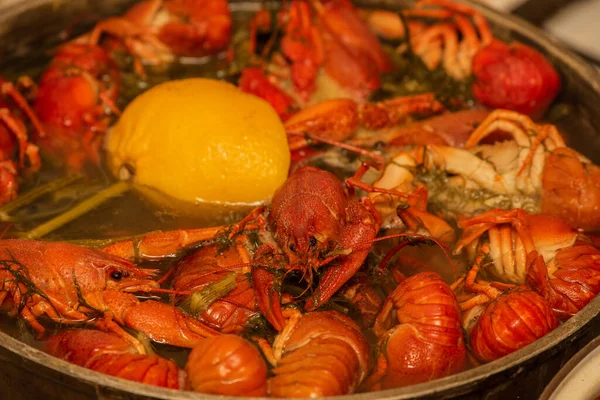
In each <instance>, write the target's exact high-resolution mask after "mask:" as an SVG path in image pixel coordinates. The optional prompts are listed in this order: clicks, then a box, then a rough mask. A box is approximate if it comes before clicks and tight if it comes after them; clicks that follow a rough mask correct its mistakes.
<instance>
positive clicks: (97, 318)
mask: <svg viewBox="0 0 600 400" xmlns="http://www.w3.org/2000/svg"><path fill="white" fill-rule="evenodd" d="M153 274H154V271H153V270H144V269H141V268H138V267H137V266H136V265H135V264H132V263H131V262H129V261H127V260H125V259H122V258H120V257H116V256H113V255H110V254H106V253H103V252H101V251H98V250H92V249H88V248H84V247H79V246H76V245H73V244H69V243H60V242H40V241H33V240H20V239H11V240H0V280H1V281H2V291H0V304H1V305H2V307H3V309H4V310H5V311H8V313H9V314H10V315H13V316H17V315H18V316H19V317H21V318H23V319H24V320H25V321H26V322H27V323H28V324H29V325H30V326H31V327H32V328H33V329H34V330H35V331H36V332H37V333H38V335H39V336H42V335H43V333H44V331H45V328H44V327H43V326H42V325H41V324H40V322H39V321H38V320H37V318H38V317H41V316H47V317H49V318H50V319H51V320H53V321H54V322H57V323H61V324H72V325H76V324H82V323H89V324H91V325H95V326H97V327H98V328H101V329H103V330H106V331H109V332H113V333H116V334H118V335H120V336H121V337H123V338H124V339H125V340H127V341H129V343H131V344H132V345H133V346H135V347H136V348H137V349H138V350H140V349H141V348H142V347H143V346H142V345H141V343H140V342H139V341H138V340H136V339H135V338H133V337H132V336H130V335H129V334H127V333H126V332H125V331H124V330H123V329H122V328H121V327H120V326H119V324H120V325H124V326H127V327H130V328H133V329H135V330H138V331H141V332H143V333H144V334H145V335H147V336H149V337H150V338H151V339H152V340H155V341H158V342H162V343H169V344H173V345H177V346H184V347H193V346H195V345H196V344H197V343H198V342H199V341H200V340H202V339H203V338H206V337H210V336H214V335H216V334H217V332H215V331H213V330H212V329H210V328H208V327H207V326H204V325H203V324H201V323H200V322H198V321H197V320H196V319H195V318H192V317H188V316H186V315H184V314H183V313H182V312H181V311H180V310H177V309H175V308H174V307H171V306H169V305H167V304H163V303H159V302H157V301H153V300H148V301H145V302H140V301H139V300H138V299H137V298H136V297H135V296H134V295H133V294H131V293H133V292H152V291H158V290H159V284H158V283H157V282H156V281H154V280H152V279H151V278H152V276H153ZM128 292H129V293H128Z"/></svg>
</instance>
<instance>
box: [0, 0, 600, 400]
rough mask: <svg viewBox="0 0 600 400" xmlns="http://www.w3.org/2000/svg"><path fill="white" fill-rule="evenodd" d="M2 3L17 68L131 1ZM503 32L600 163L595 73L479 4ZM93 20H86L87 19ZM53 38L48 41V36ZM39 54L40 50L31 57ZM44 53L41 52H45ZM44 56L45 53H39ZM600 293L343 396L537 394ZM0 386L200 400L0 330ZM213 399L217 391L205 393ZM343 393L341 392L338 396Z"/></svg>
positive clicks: (62, 394)
mask: <svg viewBox="0 0 600 400" xmlns="http://www.w3.org/2000/svg"><path fill="white" fill-rule="evenodd" d="M8 3H9V4H5V5H2V6H0V43H2V45H1V46H0V71H2V72H3V73H4V71H13V72H14V73H15V74H17V73H20V72H21V70H20V68H21V65H22V60H23V59H24V56H25V55H27V54H28V53H29V52H30V51H31V50H32V49H35V50H36V53H34V54H40V49H41V48H44V47H48V46H50V45H51V44H52V43H50V44H48V38H56V42H55V44H56V43H57V41H58V36H57V33H58V32H59V31H60V30H61V29H64V28H65V27H67V26H68V25H69V24H70V23H71V22H72V21H73V19H74V18H76V17H77V18H79V19H81V17H82V16H83V17H86V16H89V15H94V16H95V17H101V16H107V15H110V14H113V15H114V14H117V13H120V12H122V11H123V10H124V9H125V8H126V7H127V6H128V5H130V4H131V0H122V1H119V0H103V1H94V0H78V1H73V0H64V1H60V0H27V1H25V0H21V1H19V0H10V1H9V2H8ZM362 3H363V4H364V5H369V6H376V7H386V8H389V9H394V8H398V7H399V6H401V5H402V2H401V1H399V0H363V1H362ZM257 5H258V1H257V2H255V3H251V2H244V3H242V2H236V3H234V6H235V7H237V8H248V7H256V6H257ZM477 8H479V9H481V11H482V12H483V13H484V14H485V15H486V16H487V17H488V18H489V20H490V22H491V23H492V24H493V25H494V26H495V28H497V30H498V32H499V33H500V34H502V35H510V37H512V38H513V39H517V40H520V41H523V42H525V43H527V44H530V45H533V46H535V47H537V48H538V49H540V50H541V51H542V52H543V53H544V54H546V55H547V56H548V57H549V58H550V59H551V60H552V62H553V63H554V65H555V66H556V67H557V68H558V70H559V71H560V73H561V75H562V78H563V83H564V86H563V90H562V92H561V96H560V99H559V101H561V102H564V103H566V104H570V105H571V106H572V109H573V110H575V112H578V113H579V116H578V118H576V119H574V121H573V122H572V123H571V125H570V126H569V127H568V129H569V132H575V133H576V135H573V136H572V137H571V138H570V145H571V146H572V147H574V148H576V149H578V150H580V151H581V152H582V153H584V154H585V155H586V156H588V157H590V158H591V159H593V160H594V161H595V162H596V163H598V162H599V161H600V160H599V157H600V152H596V153H597V154H593V153H594V150H595V149H600V134H599V132H600V112H598V105H599V104H600V73H598V71H596V70H595V69H594V68H592V67H591V66H589V65H586V64H585V63H584V62H583V61H582V60H580V59H579V58H578V57H576V56H575V55H574V54H573V53H571V52H570V51H567V50H565V49H564V48H563V47H561V45H560V44H559V43H557V42H556V41H555V40H553V39H551V38H549V37H548V36H546V35H544V34H543V33H542V32H541V31H539V30H537V29H536V28H534V27H533V26H531V25H529V24H527V23H525V22H523V21H520V20H518V19H515V18H513V17H510V16H506V15H500V14H498V13H495V12H493V11H490V10H488V9H484V8H481V7H477ZM91 23H92V21H90V24H91ZM50 42H52V40H50ZM33 57H34V58H36V59H39V58H40V56H37V55H34V56H33ZM42 57H44V56H42ZM42 60H43V58H42ZM599 310H600V297H599V298H596V299H595V300H594V301H592V302H591V303H590V304H589V305H588V306H587V307H585V308H584V309H583V310H582V311H581V312H579V313H578V314H577V315H576V316H574V317H573V318H571V319H570V320H569V321H567V322H566V323H564V324H563V325H561V326H560V327H559V328H558V329H556V330H555V331H553V332H551V333H550V334H548V335H546V336H545V337H543V338H542V339H540V340H538V341H536V342H535V343H533V344H531V345H529V346H527V347H525V348H523V349H521V350H520V351H517V352H515V353H513V354H511V355H509V356H506V357H504V358H501V359H499V360H496V361H494V362H491V363H489V364H486V365H483V366H481V367H478V368H474V369H471V370H468V371H465V372H463V373H460V374H457V375H453V376H450V377H447V378H444V379H439V380H436V381H432V382H428V383H423V384H419V385H415V386H411V387H407V388H401V389H394V390H387V391H383V392H374V393H366V394H358V395H353V396H344V397H343V398H344V399H348V400H356V399H360V400H369V399H376V398H377V399H390V400H391V399H395V400H400V399H408V398H463V399H471V398H472V399H501V398H507V397H510V398H525V399H531V398H537V397H538V396H539V394H540V393H541V392H542V390H543V389H544V386H545V385H546V384H547V383H548V382H549V381H550V379H551V378H552V376H553V375H554V374H555V373H556V372H557V371H558V370H559V368H560V367H561V366H562V364H564V363H565V362H566V361H567V360H568V359H569V358H570V357H571V356H572V355H573V354H575V353H576V352H577V350H579V349H580V348H581V347H582V346H583V345H585V344H586V343H587V342H588V341H589V340H591V339H592V338H593V337H594V336H595V333H596V332H599V328H600V319H598V318H596V317H597V314H598V311H599ZM0 387H2V392H1V393H2V394H1V395H0V397H2V398H10V399H13V400H20V399H38V398H39V399H46V400H52V399H60V400H71V399H78V400H79V399H140V400H141V399H180V400H183V399H198V398H200V397H201V395H198V394H194V393H190V392H183V391H174V390H167V389H160V388H155V387H152V386H147V385H142V384H138V383H133V382H130V381H125V380H121V379H117V378H113V377H110V376H106V375H102V374H99V373H95V372H92V371H89V370H86V369H84V368H81V367H77V366H75V365H72V364H69V363H67V362H64V361H62V360H59V359H56V358H54V357H51V356H49V355H47V354H45V353H43V352H41V351H39V350H36V349H34V348H32V347H30V346H28V345H26V344H24V343H22V342H20V341H18V340H16V339H14V338H12V337H10V336H8V335H6V334H4V333H1V332H0ZM203 397H207V398H213V399H216V398H217V397H215V396H203ZM340 399H342V397H340Z"/></svg>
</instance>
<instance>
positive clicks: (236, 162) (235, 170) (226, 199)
mask: <svg viewBox="0 0 600 400" xmlns="http://www.w3.org/2000/svg"><path fill="white" fill-rule="evenodd" d="M106 149H107V152H108V164H109V167H110V169H111V170H112V171H113V173H114V174H116V175H117V176H121V177H123V176H125V175H128V174H132V175H133V180H134V182H135V183H136V184H138V185H144V186H147V187H151V188H154V189H157V190H159V191H160V192H162V193H164V194H167V195H169V196H172V197H175V198H177V199H181V200H185V201H188V202H211V203H225V204H239V203H259V202H263V201H265V200H267V199H269V198H270V197H271V196H272V195H273V194H274V192H275V190H276V189H277V188H278V187H279V186H280V185H281V184H282V183H283V182H284V181H285V179H286V177H287V173H288V168H289V164H290V151H289V148H288V145H287V140H286V134H285V129H284V127H283V124H282V123H281V121H280V119H279V117H278V116H277V114H276V112H275V111H274V110H273V108H272V107H271V105H270V104H269V103H267V102H266V101H264V100H262V99H260V98H258V97H255V96H253V95H250V94H247V93H244V92H242V91H241V90H239V89H238V88H237V87H235V86H233V85H231V84H229V83H226V82H222V81H217V80H211V79H199V78H198V79H184V80H176V81H170V82H166V83H163V84H161V85H158V86H156V87H154V88H152V89H150V90H148V91H147V92H145V93H143V94H141V95H140V96H138V97H137V98H136V99H135V100H134V101H133V102H132V103H131V104H129V106H128V107H127V108H126V109H125V111H124V112H123V114H122V115H121V117H120V118H119V121H118V122H117V124H116V125H115V126H114V127H113V128H112V130H111V132H110V134H109V135H108V138H107V142H106Z"/></svg>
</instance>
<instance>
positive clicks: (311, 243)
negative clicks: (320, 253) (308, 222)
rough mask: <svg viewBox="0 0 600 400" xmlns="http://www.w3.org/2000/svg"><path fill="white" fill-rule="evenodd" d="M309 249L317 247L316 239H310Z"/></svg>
mask: <svg viewBox="0 0 600 400" xmlns="http://www.w3.org/2000/svg"><path fill="white" fill-rule="evenodd" d="M309 244H310V247H315V246H316V245H317V238H316V237H314V236H313V237H311V238H310V241H309Z"/></svg>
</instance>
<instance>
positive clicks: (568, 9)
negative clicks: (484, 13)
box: [479, 0, 600, 64]
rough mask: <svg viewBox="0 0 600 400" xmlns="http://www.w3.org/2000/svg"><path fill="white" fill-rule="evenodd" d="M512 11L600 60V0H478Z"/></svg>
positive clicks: (574, 48)
mask: <svg viewBox="0 0 600 400" xmlns="http://www.w3.org/2000/svg"><path fill="white" fill-rule="evenodd" d="M479 1H480V2H481V3H484V4H486V5H488V6H490V7H493V8H496V9H498V10H501V11H505V12H511V13H513V14H515V15H518V16H520V17H522V18H524V19H526V20H528V21H530V22H532V23H533V24H534V25H537V26H538V27H540V28H543V29H544V30H546V31H548V32H549V33H550V34H552V35H554V36H556V37H558V38H559V39H561V40H562V41H563V42H565V43H566V44H567V45H568V46H570V47H571V48H572V49H573V50H575V51H576V52H578V53H579V54H580V55H582V56H584V57H586V58H588V59H590V60H591V61H594V62H596V63H598V64H600V40H599V39H600V0H479Z"/></svg>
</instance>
